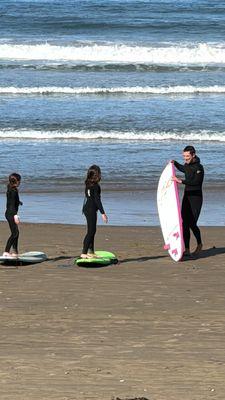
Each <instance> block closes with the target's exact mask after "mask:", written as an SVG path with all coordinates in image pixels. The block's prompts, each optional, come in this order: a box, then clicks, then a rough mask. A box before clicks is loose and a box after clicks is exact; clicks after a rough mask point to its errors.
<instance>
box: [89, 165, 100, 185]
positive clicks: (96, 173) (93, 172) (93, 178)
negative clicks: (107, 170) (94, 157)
mask: <svg viewBox="0 0 225 400" xmlns="http://www.w3.org/2000/svg"><path fill="white" fill-rule="evenodd" d="M100 180H101V169H100V167H99V166H98V165H91V167H90V168H88V172H87V177H86V179H85V185H86V188H90V187H91V186H94V185H95V184H96V183H98V182H100Z"/></svg>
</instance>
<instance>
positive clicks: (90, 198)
mask: <svg viewBox="0 0 225 400" xmlns="http://www.w3.org/2000/svg"><path fill="white" fill-rule="evenodd" d="M100 180H101V169H100V168H99V167H98V166H97V165H92V166H91V167H90V168H89V169H88V172H87V178H86V180H85V200H84V205H83V213H84V215H85V217H86V219H87V234H86V236H85V238H84V242H83V251H82V254H81V258H93V257H96V255H95V253H94V237H95V233H96V225H97V212H98V210H99V211H100V213H101V214H102V219H103V221H104V222H106V223H107V222H108V217H107V215H106V214H105V211H104V208H103V205H102V202H101V188H100V185H99V182H100Z"/></svg>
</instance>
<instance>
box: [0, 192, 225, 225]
mask: <svg viewBox="0 0 225 400" xmlns="http://www.w3.org/2000/svg"><path fill="white" fill-rule="evenodd" d="M156 195H157V194H156V191H154V192H153V191H152V192H150V191H137V192H103V195H102V201H103V205H104V208H105V210H106V213H107V215H108V217H109V226H146V227H151V226H159V218H158V211H157V202H156ZM203 196H204V200H203V207H202V211H201V214H200V218H199V222H198V223H199V225H200V226H225V208H224V204H225V190H224V192H218V195H217V192H213V191H212V192H206V191H204V192H203ZM20 197H21V200H22V201H23V204H24V205H23V206H22V207H20V209H19V215H20V217H21V221H22V222H23V221H24V222H29V223H53V224H54V223H60V224H67V223H69V224H71V225H82V224H84V225H85V224H86V220H85V217H84V216H83V215H82V205H83V193H80V192H79V193H76V192H70V193H68V192H62V193H29V194H28V193H23V192H21V194H20ZM181 198H182V195H181ZM5 201H6V200H5V194H0V209H1V210H2V212H1V214H0V220H2V221H4V220H5V219H4V213H5V211H4V210H5ZM98 224H99V225H102V221H101V216H100V215H99V217H98Z"/></svg>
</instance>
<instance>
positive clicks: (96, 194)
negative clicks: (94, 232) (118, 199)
mask: <svg viewBox="0 0 225 400" xmlns="http://www.w3.org/2000/svg"><path fill="white" fill-rule="evenodd" d="M94 200H95V204H96V206H97V208H98V210H99V211H100V213H101V214H102V219H103V221H104V222H105V223H106V224H107V222H108V217H107V215H106V213H105V211H104V208H103V205H102V202H101V189H100V186H99V185H96V187H95V188H94Z"/></svg>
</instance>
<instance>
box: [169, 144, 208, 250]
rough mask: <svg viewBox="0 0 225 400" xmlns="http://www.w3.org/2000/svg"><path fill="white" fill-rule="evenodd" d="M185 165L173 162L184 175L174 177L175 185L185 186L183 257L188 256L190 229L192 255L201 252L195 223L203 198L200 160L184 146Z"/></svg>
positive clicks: (192, 150) (199, 233)
mask: <svg viewBox="0 0 225 400" xmlns="http://www.w3.org/2000/svg"><path fill="white" fill-rule="evenodd" d="M183 157H184V161H185V164H184V165H182V164H179V163H178V162H177V161H173V162H174V165H175V167H176V168H177V169H178V170H179V171H181V172H183V173H184V174H185V179H179V178H177V177H174V180H175V181H176V182H177V183H182V184H184V185H185V189H184V197H183V201H182V208H181V215H182V220H183V236H184V245H185V252H184V256H189V255H190V229H191V230H192V232H193V234H194V236H195V238H196V241H197V247H196V249H195V251H194V253H193V254H195V255H197V254H198V253H199V252H200V251H201V250H202V238H201V232H200V229H199V227H198V226H197V221H198V218H199V215H200V212H201V208H202V202H203V196H202V183H203V179H204V168H203V166H202V165H201V164H200V159H199V158H198V157H197V156H196V151H195V148H194V147H193V146H186V147H185V148H184V150H183Z"/></svg>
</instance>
